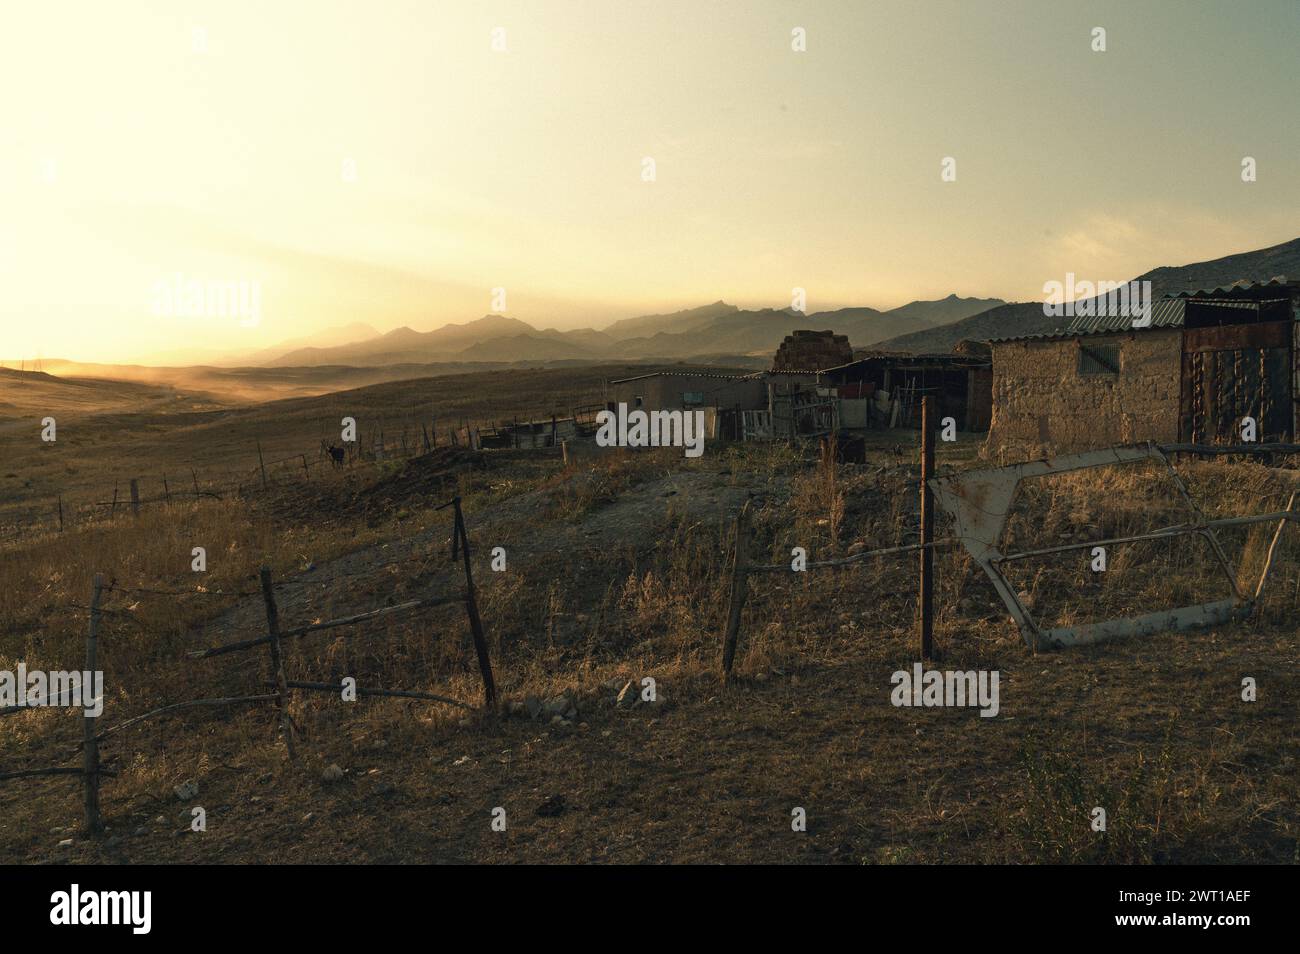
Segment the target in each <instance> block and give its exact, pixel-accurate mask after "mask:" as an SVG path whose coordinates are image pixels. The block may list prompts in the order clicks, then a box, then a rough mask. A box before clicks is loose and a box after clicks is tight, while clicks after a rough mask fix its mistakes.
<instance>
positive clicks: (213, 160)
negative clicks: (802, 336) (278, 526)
mask: <svg viewBox="0 0 1300 954" xmlns="http://www.w3.org/2000/svg"><path fill="white" fill-rule="evenodd" d="M4 20H5V23H4V27H3V30H2V32H0V88H3V90H4V92H3V94H0V120H2V121H0V332H2V333H0V359H7V360H13V359H18V358H24V357H34V356H37V355H41V356H44V357H47V358H49V357H65V358H73V359H78V360H85V361H125V360H140V359H143V360H148V358H149V357H150V356H156V355H157V354H159V353H174V352H177V351H178V350H180V349H193V350H192V354H193V356H194V357H195V358H196V359H197V358H201V357H203V356H205V355H210V354H211V353H214V352H215V353H223V352H224V353H228V352H233V351H238V350H241V349H245V348H256V347H265V346H268V345H271V344H274V343H276V342H278V341H281V340H283V339H289V338H296V337H299V336H302V335H306V334H310V333H312V332H313V331H316V330H319V329H324V328H328V327H331V326H337V325H343V324H347V323H350V322H354V321H361V322H366V323H368V324H370V325H373V326H374V327H375V328H377V329H379V330H381V331H383V330H387V329H390V328H393V327H397V326H399V325H403V324H406V325H410V326H412V327H414V328H416V329H417V330H421V331H424V330H429V329H431V328H434V327H437V326H438V325H441V324H444V323H446V322H462V321H467V320H470V319H473V318H476V317H479V316H481V315H482V314H484V313H486V312H488V311H489V310H490V306H491V294H492V289H493V288H494V287H497V286H503V287H504V288H505V289H506V293H507V307H506V313H507V314H510V315H511V316H513V317H517V318H522V319H524V320H526V321H529V322H532V323H534V324H536V325H538V326H540V327H547V326H554V327H560V328H572V327H580V326H587V325H594V326H597V327H599V326H603V325H605V324H608V323H609V322H610V321H613V320H615V319H617V318H622V317H626V316H629V315H633V314H640V313H645V312H649V311H661V310H675V309H678V308H685V307H692V306H695V305H699V304H704V303H707V302H711V301H714V300H717V299H719V298H722V299H725V300H727V301H729V302H733V303H735V304H739V305H741V306H768V305H772V306H786V305H788V304H789V300H790V289H791V288H792V287H794V286H802V287H804V288H806V289H807V294H808V309H809V310H810V311H816V310H822V309H826V308H835V307H840V306H843V305H849V304H864V305H872V306H875V307H881V308H886V307H893V306H895V305H899V304H902V303H904V302H906V301H908V300H911V299H915V298H935V297H942V296H945V295H947V294H949V293H951V292H956V293H958V294H960V295H968V296H972V295H973V296H980V297H986V296H998V297H1002V298H1008V299H1019V300H1025V299H1035V298H1041V297H1042V287H1043V283H1044V282H1046V281H1049V280H1053V279H1056V280H1061V279H1063V278H1064V275H1065V273H1066V272H1067V271H1072V272H1075V273H1076V274H1077V275H1079V276H1081V277H1086V278H1089V279H1107V280H1116V281H1121V280H1125V279H1128V278H1131V277H1133V275H1135V274H1138V273H1140V272H1142V271H1144V270H1146V269H1148V268H1151V267H1154V266H1157V265H1163V264H1181V263H1185V262H1190V261H1199V260H1203V259H1207V258H1215V257H1219V256H1221V255H1226V254H1230V253H1233V252H1239V251H1245V250H1248V249H1254V248H1260V247H1264V246H1268V245H1274V244H1277V243H1280V242H1284V241H1287V240H1290V239H1293V238H1296V237H1297V236H1300V218H1298V217H1297V215H1296V213H1297V210H1300V123H1297V122H1296V121H1295V96H1296V92H1297V86H1298V85H1300V74H1298V73H1297V70H1296V65H1295V64H1296V40H1297V37H1300V3H1297V2H1296V0H1241V2H1235V3H1229V2H1208V0H1200V2H1198V0H1170V2H1154V0H1138V2H1135V0H1117V2H1113V3H1109V2H1070V3H1067V2H1060V3H1057V2H1050V0H1023V2H1021V0H1002V2H995V0H953V2H929V0H899V2H870V3H868V2H865V0H844V2H829V0H823V2H810V3H797V2H789V0H770V2H767V0H751V2H705V0H682V2H676V0H656V2H645V3H641V2H635V3H633V2H618V0H592V2H577V0H574V2H563V0H521V2H513V3H510V2H469V0H466V2H450V3H444V2H437V0H419V2H410V3H398V2H384V0H369V2H361V0H358V2H330V0H317V2H312V3H276V2H268V0H259V2H233V0H221V2H215V0H214V2H202V3H200V2H184V0H173V2H168V3H145V2H116V3H112V4H98V3H90V2H83V3H72V4H69V3H58V2H52V3H23V4H14V5H11V6H10V7H9V8H8V9H7V11H6V14H5V18H4ZM1098 26H1100V27H1104V28H1105V29H1106V31H1107V34H1106V45H1107V50H1106V51H1105V52H1094V51H1093V49H1092V42H1093V40H1092V30H1093V28H1094V27H1098ZM797 27H799V28H803V29H804V30H805V31H806V37H807V50H806V52H795V51H794V50H792V49H791V40H792V37H791V31H792V30H793V29H795V28H797ZM495 28H502V29H503V30H504V37H505V43H506V50H505V51H504V52H500V51H495V50H494V49H493V39H494V36H493V30H494V29H495ZM499 36H500V34H498V37H499ZM947 156H951V157H954V158H955V159H956V169H957V179H956V181H955V182H944V181H941V178H940V163H941V161H942V160H943V158H944V157H947ZM1246 156H1250V157H1254V159H1255V160H1256V161H1257V167H1258V181H1256V182H1253V183H1244V182H1243V181H1242V178H1241V162H1242V159H1243V157H1246ZM644 157H651V158H653V159H654V161H655V166H656V170H655V171H656V181H653V182H646V181H643V178H642V168H643V166H642V160H643V158H644ZM352 164H354V168H355V176H352V177H349V175H348V174H347V172H348V170H349V169H351V168H353V165H352ZM349 178H351V181H349ZM177 275H180V276H182V277H183V278H184V279H187V280H189V279H194V280H198V281H202V282H214V281H233V282H245V283H246V284H249V285H252V284H256V285H257V286H258V287H259V288H260V293H261V300H260V306H261V307H260V322H259V323H257V324H256V326H249V324H250V323H241V322H240V321H239V320H238V319H236V318H234V317H223V316H213V315H191V314H184V313H165V312H166V309H165V308H164V309H161V311H162V312H164V313H160V309H158V308H157V302H156V297H155V293H156V290H157V283H158V282H159V281H160V280H161V281H168V282H170V281H173V280H174V279H175V276H177Z"/></svg>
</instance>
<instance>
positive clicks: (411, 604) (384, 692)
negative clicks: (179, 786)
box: [0, 497, 497, 833]
mask: <svg viewBox="0 0 1300 954" xmlns="http://www.w3.org/2000/svg"><path fill="white" fill-rule="evenodd" d="M448 508H450V509H451V510H452V512H453V524H452V546H451V561H452V563H453V564H454V563H456V562H458V561H459V562H460V564H461V569H462V571H463V573H464V577H465V583H464V588H463V589H461V590H460V591H459V592H458V593H435V594H430V595H428V596H425V597H422V598H420V599H415V600H408V601H406V602H404V603H399V604H397V605H395V606H383V607H377V608H375V609H370V610H365V611H362V612H359V613H354V614H352V615H349V616H343V617H339V618H336V619H330V620H324V621H322V622H315V623H307V624H303V625H298V626H290V627H288V628H284V627H282V626H281V622H280V613H279V608H278V605H277V602H276V598H275V588H276V586H279V585H282V584H277V583H276V582H275V581H274V580H273V579H272V574H271V570H270V568H268V567H265V566H264V567H262V569H261V572H260V583H261V588H260V591H259V592H260V595H261V597H262V601H263V603H264V604H265V607H266V632H265V633H263V634H261V635H258V636H254V637H251V638H249V639H245V640H240V641H236V642H231V643H225V644H222V645H219V646H214V647H211V648H209V649H202V650H195V651H192V652H189V653H187V654H186V656H187V658H189V659H194V660H199V659H210V658H212V657H215V656H223V655H226V654H229V653H237V652H244V651H246V650H250V649H256V648H258V647H261V646H265V647H266V648H267V652H268V655H269V660H270V665H271V676H272V678H271V680H270V684H269V688H270V689H271V691H270V692H253V693H250V694H248V695H242V696H228V697H222V698H207V699H187V700H184V701H181V702H174V703H171V704H169V705H165V706H161V707H159V708H157V709H153V710H151V711H149V712H145V713H143V714H141V715H137V716H133V717H131V718H129V719H127V720H125V721H123V722H120V723H118V724H117V725H114V726H111V727H110V728H107V729H104V730H102V731H97V729H96V725H97V721H98V717H97V716H91V715H86V716H84V718H83V720H82V740H81V743H80V747H81V756H82V758H81V765H80V767H77V766H49V767H45V768H32V769H19V770H15V771H7V772H0V781H8V780H14V779H24V778H34V777H39V776H49V775H76V776H79V777H80V778H81V780H82V785H83V788H84V792H85V828H86V831H87V832H89V833H94V832H99V831H102V830H103V822H102V819H101V817H100V811H99V787H100V786H99V782H100V779H101V778H103V777H105V776H108V777H112V776H114V774H115V773H114V772H113V771H112V770H110V769H108V768H106V767H105V766H104V765H103V764H102V763H101V761H100V757H99V743H100V742H101V741H103V740H104V739H106V738H108V737H109V736H112V735H115V734H116V733H118V732H121V731H122V730H123V729H127V728H130V727H131V726H134V725H138V724H140V723H143V722H146V721H148V720H150V719H154V718H157V717H159V716H163V715H167V714H169V713H173V712H177V711H180V710H183V709H190V708H195V707H213V706H229V705H244V704H249V703H260V702H274V703H275V707H276V711H277V717H278V721H279V723H280V731H281V734H282V735H283V737H284V740H285V747H286V750H287V751H288V754H289V757H290V759H291V760H296V758H297V746H296V730H295V727H294V725H293V720H292V719H291V718H290V716H289V693H290V692H291V691H306V692H329V693H338V692H340V691H341V687H340V686H337V685H332V684H330V683H320V682H307V681H298V680H290V679H288V678H287V677H286V674H285V658H284V647H285V645H286V644H287V643H288V642H290V641H292V640H295V639H299V638H302V637H305V636H309V635H312V634H315V633H320V632H324V631H327V630H331V629H336V628H338V627H343V626H356V625H359V624H362V623H368V622H371V621H373V620H376V619H381V618H385V617H391V616H395V615H400V614H408V613H413V612H416V611H419V610H424V609H429V608H432V607H437V606H446V605H449V604H455V603H462V604H463V605H464V607H465V616H466V621H467V624H468V628H469V632H470V636H471V638H472V639H473V642H474V652H475V655H476V657H477V661H478V666H479V673H480V676H481V677H482V682H483V705H484V706H485V707H486V708H492V707H493V706H495V705H496V699H497V695H496V683H495V680H494V678H493V674H492V662H491V658H490V656H489V653H488V645H487V638H486V636H485V634H484V630H483V622H482V619H481V618H480V616H479V609H478V598H477V594H476V591H475V588H474V576H473V572H472V569H471V566H470V542H469V534H468V532H467V531H466V529H465V517H464V513H463V512H462V510H461V500H460V498H459V497H453V498H452V499H451V500H448V501H447V502H446V503H443V504H441V505H439V506H438V507H435V508H434V509H435V510H439V511H440V510H446V509H448ZM115 589H117V590H121V591H122V592H125V593H132V594H161V595H182V593H184V592H185V591H158V590H146V589H137V588H129V587H116V586H105V584H104V580H103V576H102V575H101V574H96V575H95V578H94V584H93V589H92V593H91V599H90V608H89V609H90V624H89V628H88V630H87V634H86V664H85V665H86V668H85V671H86V672H88V673H91V674H92V677H93V674H94V673H95V672H96V671H97V668H98V663H99V659H100V653H99V646H98V637H99V625H100V619H101V616H102V613H103V612H104V610H103V608H102V606H101V601H102V599H103V596H104V594H105V592H109V591H112V590H115ZM242 595H244V596H254V595H257V594H256V593H245V594H242ZM259 688H262V687H259ZM357 695H358V696H389V697H396V698H402V699H423V700H428V701H431V702H439V703H443V704H446V705H452V706H457V707H460V708H463V709H469V708H472V707H471V706H469V705H468V704H466V703H464V702H461V701H459V700H457V699H451V698H448V697H446V696H441V695H436V694H434V693H431V692H417V691H413V690H409V689H378V688H360V687H358V688H357ZM82 702H83V703H85V702H87V700H86V698H85V695H84V693H83V697H82ZM100 702H101V704H102V699H101V700H100ZM26 708H27V707H25V706H10V707H7V708H4V709H0V716H3V715H12V714H15V713H17V712H23V711H26ZM101 714H102V713H101Z"/></svg>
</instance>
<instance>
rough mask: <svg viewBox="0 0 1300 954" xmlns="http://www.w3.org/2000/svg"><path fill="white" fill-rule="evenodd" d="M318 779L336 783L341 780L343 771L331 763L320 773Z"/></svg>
mask: <svg viewBox="0 0 1300 954" xmlns="http://www.w3.org/2000/svg"><path fill="white" fill-rule="evenodd" d="M320 777H321V778H322V779H324V780H325V781H327V782H337V781H339V780H340V779H342V778H343V770H342V769H341V768H339V767H338V766H337V765H335V764H334V763H333V762H331V763H330V764H329V765H327V766H326V767H325V771H323V772H321V776H320Z"/></svg>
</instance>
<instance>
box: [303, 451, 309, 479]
mask: <svg viewBox="0 0 1300 954" xmlns="http://www.w3.org/2000/svg"><path fill="white" fill-rule="evenodd" d="M302 473H303V479H304V480H306V481H307V482H308V483H311V471H310V470H308V469H307V455H306V454H303V455H302Z"/></svg>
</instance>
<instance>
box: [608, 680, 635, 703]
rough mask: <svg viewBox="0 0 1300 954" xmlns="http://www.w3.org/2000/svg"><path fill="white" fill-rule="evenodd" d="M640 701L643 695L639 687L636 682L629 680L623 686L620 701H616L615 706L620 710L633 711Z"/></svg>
mask: <svg viewBox="0 0 1300 954" xmlns="http://www.w3.org/2000/svg"><path fill="white" fill-rule="evenodd" d="M640 701H641V693H640V691H639V689H638V687H637V684H636V681H635V680H633V679H629V680H628V681H627V683H626V684H625V685H624V686H623V689H622V691H620V692H619V694H618V699H616V700H615V702H614V704H615V705H617V706H618V707H619V708H620V709H631V708H632V707H633V706H635V705H636V704H637V703H639V702H640Z"/></svg>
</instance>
